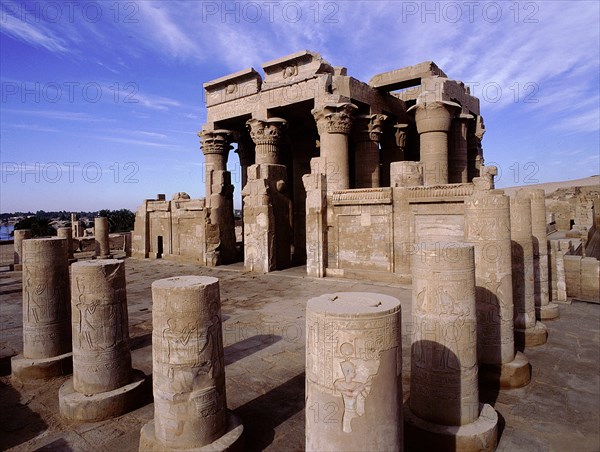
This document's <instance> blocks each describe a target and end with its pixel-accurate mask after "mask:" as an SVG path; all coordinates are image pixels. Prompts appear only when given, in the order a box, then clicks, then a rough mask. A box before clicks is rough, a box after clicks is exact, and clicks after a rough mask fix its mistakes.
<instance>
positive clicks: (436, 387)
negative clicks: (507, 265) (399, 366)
mask: <svg viewBox="0 0 600 452" xmlns="http://www.w3.org/2000/svg"><path fill="white" fill-rule="evenodd" d="M412 269H413V304H412V324H413V333H412V345H411V378H410V399H409V403H408V407H409V408H408V409H406V410H405V419H406V424H405V425H406V430H405V432H406V437H407V442H406V444H407V446H408V447H410V449H411V450H457V451H458V450H460V451H467V450H469V451H470V450H490V451H491V450H494V449H495V447H496V437H497V423H498V416H497V413H496V412H495V411H494V409H493V408H492V407H491V406H489V405H487V404H486V405H481V404H480V403H479V388H478V382H477V320H476V304H475V263H474V251H473V247H472V246H468V245H466V244H464V243H460V242H458V243H457V242H454V243H443V242H437V243H431V244H429V245H427V247H426V248H422V249H420V250H418V251H417V252H416V253H415V254H414V255H413V263H412Z"/></svg>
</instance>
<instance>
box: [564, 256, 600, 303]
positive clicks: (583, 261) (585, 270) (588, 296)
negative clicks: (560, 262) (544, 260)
mask: <svg viewBox="0 0 600 452" xmlns="http://www.w3.org/2000/svg"><path fill="white" fill-rule="evenodd" d="M564 263H565V282H566V285H567V296H568V297H571V298H576V299H580V300H584V301H596V302H600V261H599V260H598V259H595V258H593V257H582V256H565V257H564Z"/></svg>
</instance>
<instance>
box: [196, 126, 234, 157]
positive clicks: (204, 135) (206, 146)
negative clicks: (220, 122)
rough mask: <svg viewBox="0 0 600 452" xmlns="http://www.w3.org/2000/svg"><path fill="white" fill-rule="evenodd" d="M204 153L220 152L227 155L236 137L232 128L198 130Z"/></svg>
mask: <svg viewBox="0 0 600 452" xmlns="http://www.w3.org/2000/svg"><path fill="white" fill-rule="evenodd" d="M198 137H200V143H201V148H202V153H203V154H204V155H209V154H219V155H227V153H228V152H229V150H230V149H231V145H230V144H231V142H232V141H233V139H234V133H233V131H231V130H225V129H217V130H202V131H200V132H198Z"/></svg>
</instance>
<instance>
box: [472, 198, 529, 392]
mask: <svg viewBox="0 0 600 452" xmlns="http://www.w3.org/2000/svg"><path fill="white" fill-rule="evenodd" d="M465 242H468V243H471V244H473V246H474V249H475V297H476V305H477V307H476V310H477V360H478V362H479V378H480V381H482V380H483V381H485V383H486V384H487V385H489V386H492V387H500V388H519V387H522V386H525V385H527V384H529V381H530V380H531V366H530V365H529V361H528V360H527V358H526V356H525V355H524V354H522V353H520V352H517V353H516V354H515V343H514V329H513V328H514V327H513V315H514V306H513V290H512V264H511V241H510V201H509V198H508V196H505V195H504V194H503V192H502V191H501V190H476V191H475V192H474V193H473V195H472V196H470V197H469V198H467V199H466V200H465Z"/></svg>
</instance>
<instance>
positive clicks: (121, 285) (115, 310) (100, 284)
mask: <svg viewBox="0 0 600 452" xmlns="http://www.w3.org/2000/svg"><path fill="white" fill-rule="evenodd" d="M71 312H72V317H71V331H72V336H73V377H72V378H70V379H69V380H67V381H66V382H65V383H64V384H63V385H62V386H61V388H60V390H59V393H58V396H59V406H60V412H61V414H62V416H64V417H65V418H67V419H72V420H76V421H86V422H93V421H94V422H95V421H100V420H104V419H109V418H112V417H116V416H120V415H122V414H125V413H126V412H128V411H130V410H131V409H133V408H135V407H136V405H138V404H140V403H141V402H143V401H144V391H143V389H144V388H143V384H144V378H145V376H144V373H143V372H140V371H135V373H134V371H133V370H132V368H131V352H130V350H129V322H128V314H127V292H126V288H125V264H124V262H123V261H122V260H112V259H111V260H94V261H84V262H76V263H74V264H73V265H72V266H71Z"/></svg>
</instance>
